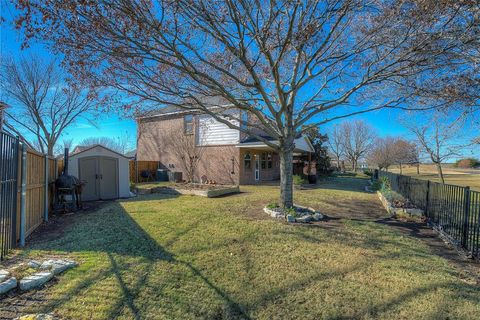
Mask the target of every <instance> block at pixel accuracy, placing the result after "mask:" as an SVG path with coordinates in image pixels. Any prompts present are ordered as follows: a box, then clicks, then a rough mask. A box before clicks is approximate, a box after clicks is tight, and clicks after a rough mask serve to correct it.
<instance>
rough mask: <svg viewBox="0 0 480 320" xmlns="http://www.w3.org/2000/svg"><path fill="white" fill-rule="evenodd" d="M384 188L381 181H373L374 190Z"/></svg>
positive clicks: (372, 188)
mask: <svg viewBox="0 0 480 320" xmlns="http://www.w3.org/2000/svg"><path fill="white" fill-rule="evenodd" d="M381 188H382V184H381V183H380V181H378V180H376V181H374V182H373V183H372V185H371V187H370V189H371V190H373V191H378V190H380V189H381Z"/></svg>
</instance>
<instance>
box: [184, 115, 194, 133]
mask: <svg viewBox="0 0 480 320" xmlns="http://www.w3.org/2000/svg"><path fill="white" fill-rule="evenodd" d="M183 130H184V132H185V134H193V115H191V114H187V115H186V116H185V117H183Z"/></svg>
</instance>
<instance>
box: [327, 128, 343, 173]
mask: <svg viewBox="0 0 480 320" xmlns="http://www.w3.org/2000/svg"><path fill="white" fill-rule="evenodd" d="M327 143H328V146H329V149H330V150H329V151H330V153H331V155H332V156H333V157H334V158H335V160H336V162H337V170H340V167H341V165H340V159H341V157H342V156H344V154H345V150H344V140H343V135H342V132H341V130H340V126H339V125H338V124H336V125H334V126H333V127H332V128H331V129H330V132H329V134H328V140H327Z"/></svg>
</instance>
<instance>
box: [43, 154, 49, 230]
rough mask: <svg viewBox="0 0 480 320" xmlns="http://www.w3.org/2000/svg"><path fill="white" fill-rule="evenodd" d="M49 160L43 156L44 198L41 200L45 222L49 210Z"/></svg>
mask: <svg viewBox="0 0 480 320" xmlns="http://www.w3.org/2000/svg"><path fill="white" fill-rule="evenodd" d="M49 169H50V168H49V159H48V155H45V170H44V174H45V194H44V195H45V197H44V199H43V220H44V221H45V222H48V209H49V206H48V178H49Z"/></svg>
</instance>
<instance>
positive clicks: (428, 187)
mask: <svg viewBox="0 0 480 320" xmlns="http://www.w3.org/2000/svg"><path fill="white" fill-rule="evenodd" d="M429 207H430V180H427V196H426V199H425V215H426V216H427V217H429V215H428V209H429Z"/></svg>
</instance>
